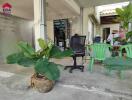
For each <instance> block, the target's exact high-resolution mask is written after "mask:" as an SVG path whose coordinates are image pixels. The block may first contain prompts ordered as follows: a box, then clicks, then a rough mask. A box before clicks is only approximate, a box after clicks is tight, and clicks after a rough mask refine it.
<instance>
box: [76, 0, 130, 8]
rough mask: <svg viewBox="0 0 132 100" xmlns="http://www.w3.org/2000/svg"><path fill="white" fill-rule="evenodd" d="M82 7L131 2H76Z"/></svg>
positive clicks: (87, 0)
mask: <svg viewBox="0 0 132 100" xmlns="http://www.w3.org/2000/svg"><path fill="white" fill-rule="evenodd" d="M75 1H76V2H77V3H78V4H79V5H80V6H81V7H90V6H99V5H105V4H112V3H119V2H126V1H129V0H75Z"/></svg>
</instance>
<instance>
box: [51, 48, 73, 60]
mask: <svg viewBox="0 0 132 100" xmlns="http://www.w3.org/2000/svg"><path fill="white" fill-rule="evenodd" d="M72 54H73V51H72V50H71V49H70V50H65V51H61V50H60V49H59V48H58V47H57V46H53V47H52V49H51V52H50V58H57V59H60V58H63V57H69V56H71V55H72Z"/></svg>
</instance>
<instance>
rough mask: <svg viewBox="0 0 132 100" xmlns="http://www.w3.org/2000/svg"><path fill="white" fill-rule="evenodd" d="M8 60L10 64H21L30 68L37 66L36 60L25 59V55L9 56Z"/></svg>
mask: <svg viewBox="0 0 132 100" xmlns="http://www.w3.org/2000/svg"><path fill="white" fill-rule="evenodd" d="M6 60H7V63H8V64H19V65H22V66H24V67H30V66H31V65H34V64H35V60H33V59H29V58H27V57H25V56H24V54H23V53H15V54H12V55H9V56H8V57H7V58H6Z"/></svg>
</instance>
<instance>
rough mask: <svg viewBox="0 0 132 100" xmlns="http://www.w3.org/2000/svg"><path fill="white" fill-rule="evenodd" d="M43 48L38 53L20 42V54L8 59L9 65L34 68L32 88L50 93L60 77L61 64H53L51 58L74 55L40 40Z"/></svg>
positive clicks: (10, 56) (70, 51)
mask: <svg viewBox="0 0 132 100" xmlns="http://www.w3.org/2000/svg"><path fill="white" fill-rule="evenodd" d="M38 42H39V45H40V47H41V49H40V50H38V51H37V52H36V51H35V50H34V48H32V46H31V45H29V44H28V43H26V42H19V43H18V46H19V47H20V49H21V50H20V52H18V53H15V54H11V55H9V56H8V57H7V63H8V64H19V65H22V66H24V67H32V66H33V67H34V71H35V72H34V74H33V75H32V77H31V87H32V88H35V89H37V90H38V91H39V92H48V91H50V90H51V89H52V88H53V86H54V83H55V81H56V80H58V79H59V77H60V71H59V69H58V66H60V65H59V64H56V63H54V62H51V61H50V59H51V58H58V59H60V58H62V57H67V56H71V55H72V53H73V52H72V50H65V51H61V50H60V49H59V48H58V47H57V46H55V45H54V44H53V43H52V42H50V41H48V42H46V41H44V40H43V39H39V40H38Z"/></svg>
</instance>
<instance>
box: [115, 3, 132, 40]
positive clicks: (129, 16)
mask: <svg viewBox="0 0 132 100" xmlns="http://www.w3.org/2000/svg"><path fill="white" fill-rule="evenodd" d="M116 13H117V14H118V15H119V17H118V18H119V20H120V21H121V23H122V26H123V28H124V29H125V30H127V31H128V28H129V23H130V22H132V3H129V4H128V5H127V6H125V7H122V8H117V9H116ZM130 37H132V31H129V32H127V33H126V38H127V39H129V38H130Z"/></svg>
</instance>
